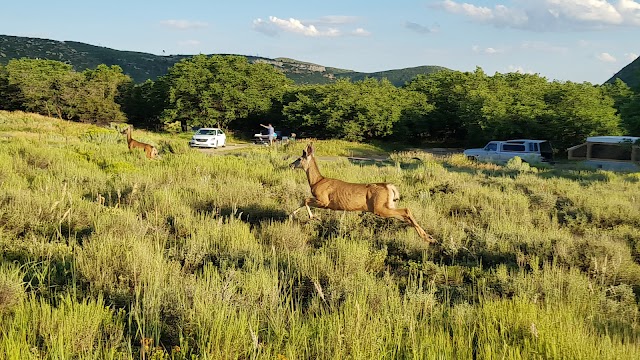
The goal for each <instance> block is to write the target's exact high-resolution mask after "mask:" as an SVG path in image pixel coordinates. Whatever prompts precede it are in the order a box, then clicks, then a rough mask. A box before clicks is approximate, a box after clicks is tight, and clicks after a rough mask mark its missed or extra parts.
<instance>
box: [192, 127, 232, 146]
mask: <svg viewBox="0 0 640 360" xmlns="http://www.w3.org/2000/svg"><path fill="white" fill-rule="evenodd" d="M226 145H227V135H225V134H224V131H222V129H219V128H200V129H198V131H196V133H195V134H193V137H192V138H191V140H190V141H189V146H191V147H205V148H214V149H215V148H217V147H218V146H222V147H225V146H226Z"/></svg>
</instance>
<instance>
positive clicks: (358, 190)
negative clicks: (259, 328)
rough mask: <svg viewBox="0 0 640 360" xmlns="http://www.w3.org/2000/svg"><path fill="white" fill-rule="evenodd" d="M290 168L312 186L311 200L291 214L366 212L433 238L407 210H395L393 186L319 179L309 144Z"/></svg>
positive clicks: (320, 176)
mask: <svg viewBox="0 0 640 360" xmlns="http://www.w3.org/2000/svg"><path fill="white" fill-rule="evenodd" d="M291 167H292V168H301V169H303V170H304V171H305V172H306V173H307V180H308V181H309V186H310V187H311V194H313V197H310V198H307V199H305V200H304V206H301V207H299V208H298V209H296V210H295V211H294V212H293V213H292V214H291V215H292V216H293V215H295V214H296V213H297V212H298V211H300V210H301V209H303V208H306V209H307V212H308V213H309V218H310V219H313V214H312V213H311V209H310V208H309V206H313V207H316V208H322V209H331V210H345V211H366V212H372V213H374V214H376V215H378V216H381V217H384V218H389V217H393V218H396V219H400V220H404V221H406V222H408V223H410V224H411V225H412V226H413V227H414V228H415V229H416V231H417V232H418V235H420V237H421V238H423V239H424V240H425V241H428V242H433V241H434V240H433V238H432V237H431V236H430V235H429V234H427V233H426V232H425V231H424V229H422V228H421V227H420V225H418V222H417V221H416V219H415V218H414V217H413V215H412V214H411V210H409V209H396V207H395V202H396V201H398V199H399V197H400V193H399V192H398V189H397V188H396V187H395V185H393V184H389V183H372V184H354V183H348V182H345V181H342V180H338V179H330V178H326V177H324V176H322V174H320V170H319V169H318V164H317V163H316V159H315V158H314V156H313V145H312V144H309V145H308V146H307V149H306V150H303V151H302V156H301V157H299V158H298V159H297V160H296V161H294V162H293V163H291Z"/></svg>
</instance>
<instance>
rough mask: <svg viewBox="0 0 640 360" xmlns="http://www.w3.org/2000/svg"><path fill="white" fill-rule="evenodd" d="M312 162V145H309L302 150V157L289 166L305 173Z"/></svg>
mask: <svg viewBox="0 0 640 360" xmlns="http://www.w3.org/2000/svg"><path fill="white" fill-rule="evenodd" d="M312 160H313V145H312V144H309V145H307V149H306V150H302V156H300V157H299V158H297V159H296V161H294V162H292V163H291V164H290V165H289V166H291V168H292V169H298V168H300V169H303V170H304V171H307V169H309V164H311V161H312Z"/></svg>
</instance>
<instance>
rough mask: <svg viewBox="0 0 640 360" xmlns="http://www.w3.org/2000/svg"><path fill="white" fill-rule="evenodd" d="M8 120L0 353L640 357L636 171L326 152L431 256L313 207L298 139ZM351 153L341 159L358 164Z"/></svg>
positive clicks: (0, 236)
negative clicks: (384, 202)
mask: <svg viewBox="0 0 640 360" xmlns="http://www.w3.org/2000/svg"><path fill="white" fill-rule="evenodd" d="M135 136H136V138H141V139H143V140H145V141H148V142H150V143H153V144H157V146H158V148H159V149H160V150H161V156H162V158H161V159H160V160H156V161H149V160H147V159H146V158H145V157H144V155H143V154H142V153H141V152H129V151H128V149H127V146H126V144H125V142H124V139H123V138H124V136H123V135H121V134H120V133H118V132H117V131H116V130H114V129H106V128H102V127H97V126H92V125H85V124H75V123H72V122H68V121H62V120H58V119H51V118H44V117H41V116H37V115H32V114H24V113H20V112H15V113H7V112H3V111H0V358H3V359H21V360H22V359H70V358H82V359H87V358H94V359H249V358H251V359H369V358H372V359H438V358H440V359H472V358H476V359H496V358H501V359H523V358H524V359H533V358H543V359H577V360H580V359H594V358H597V359H616V360H618V359H638V358H640V331H639V329H640V317H639V308H638V295H639V294H640V230H639V229H640V203H639V201H640V190H639V189H640V187H638V184H639V183H640V177H639V176H638V174H616V173H612V172H606V171H598V170H582V169H579V168H578V169H573V168H564V169H563V168H555V169H552V168H535V167H530V166H529V165H528V164H523V163H521V162H517V161H512V162H510V163H508V164H507V165H505V166H497V165H493V164H482V163H472V162H469V161H468V160H467V159H465V158H464V157H463V156H461V155H452V156H446V157H435V156H432V155H429V154H427V153H423V152H410V153H395V154H392V155H391V156H390V158H389V160H388V161H385V162H376V163H370V164H366V163H364V164H363V163H358V164H354V163H351V162H349V161H347V160H346V159H340V160H338V161H325V160H323V158H322V157H323V156H325V155H329V154H338V153H340V152H341V151H342V152H348V153H354V154H356V155H358V154H361V151H366V152H370V151H375V149H374V148H372V147H371V146H370V145H368V146H363V145H359V144H346V143H344V142H339V141H336V140H331V141H318V142H317V143H316V152H317V154H318V156H320V159H319V163H320V168H321V171H322V172H323V174H325V175H327V176H331V177H337V178H340V179H344V180H347V181H353V182H378V181H389V182H393V183H394V184H396V185H397V186H398V189H399V190H400V191H401V193H402V195H403V196H402V198H401V200H400V206H402V207H405V206H406V207H409V208H410V209H411V210H412V211H413V213H414V215H415V217H416V219H417V220H418V222H419V223H420V224H421V225H422V226H423V227H424V228H425V229H426V230H427V231H428V232H429V233H430V234H432V235H433V236H434V237H435V238H436V239H437V241H438V243H437V244H435V245H433V246H427V245H426V244H425V243H424V242H423V241H422V240H421V239H420V238H418V236H417V235H416V233H415V231H414V230H413V228H411V227H409V226H407V225H405V224H403V223H401V222H399V221H397V220H393V219H381V218H378V217H376V216H375V215H372V214H360V213H353V212H347V213H343V212H332V211H329V210H317V209H314V213H315V214H316V215H319V217H320V219H319V220H316V221H308V220H307V219H306V218H305V217H304V216H300V217H299V218H296V219H293V220H291V219H289V217H288V214H289V213H290V212H291V211H292V210H294V209H295V208H297V207H298V206H299V205H300V202H301V201H302V200H303V199H304V198H305V197H306V196H308V194H309V186H308V184H307V179H306V177H305V175H304V174H303V173H302V172H299V171H294V170H291V169H290V168H289V167H288V166H287V165H288V163H289V162H290V161H291V160H292V159H293V158H295V156H299V154H300V152H301V149H302V148H303V147H304V146H305V145H306V143H303V142H298V143H290V144H288V145H286V146H280V147H272V148H265V147H258V146H256V147H255V148H252V149H245V150H243V152H238V153H235V154H234V155H227V156H225V155H220V156H207V155H205V154H203V153H200V152H198V151H196V150H191V149H189V148H188V147H187V146H186V144H185V141H184V139H182V138H180V137H174V136H169V135H159V134H152V133H146V132H139V131H137V130H136V133H135ZM347 147H349V149H348V151H346V150H347Z"/></svg>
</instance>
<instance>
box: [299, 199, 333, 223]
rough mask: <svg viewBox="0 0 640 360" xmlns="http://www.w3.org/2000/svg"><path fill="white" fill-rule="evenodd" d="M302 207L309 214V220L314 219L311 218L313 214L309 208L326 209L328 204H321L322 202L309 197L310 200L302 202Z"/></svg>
mask: <svg viewBox="0 0 640 360" xmlns="http://www.w3.org/2000/svg"><path fill="white" fill-rule="evenodd" d="M304 205H305V206H306V207H307V212H308V213H309V219H313V218H316V217H315V216H313V214H312V213H311V208H310V206H313V207H315V208H321V209H326V208H327V206H328V204H325V203H323V202H322V201H320V200H318V199H316V198H314V197H310V198H306V199H305V200H304Z"/></svg>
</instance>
